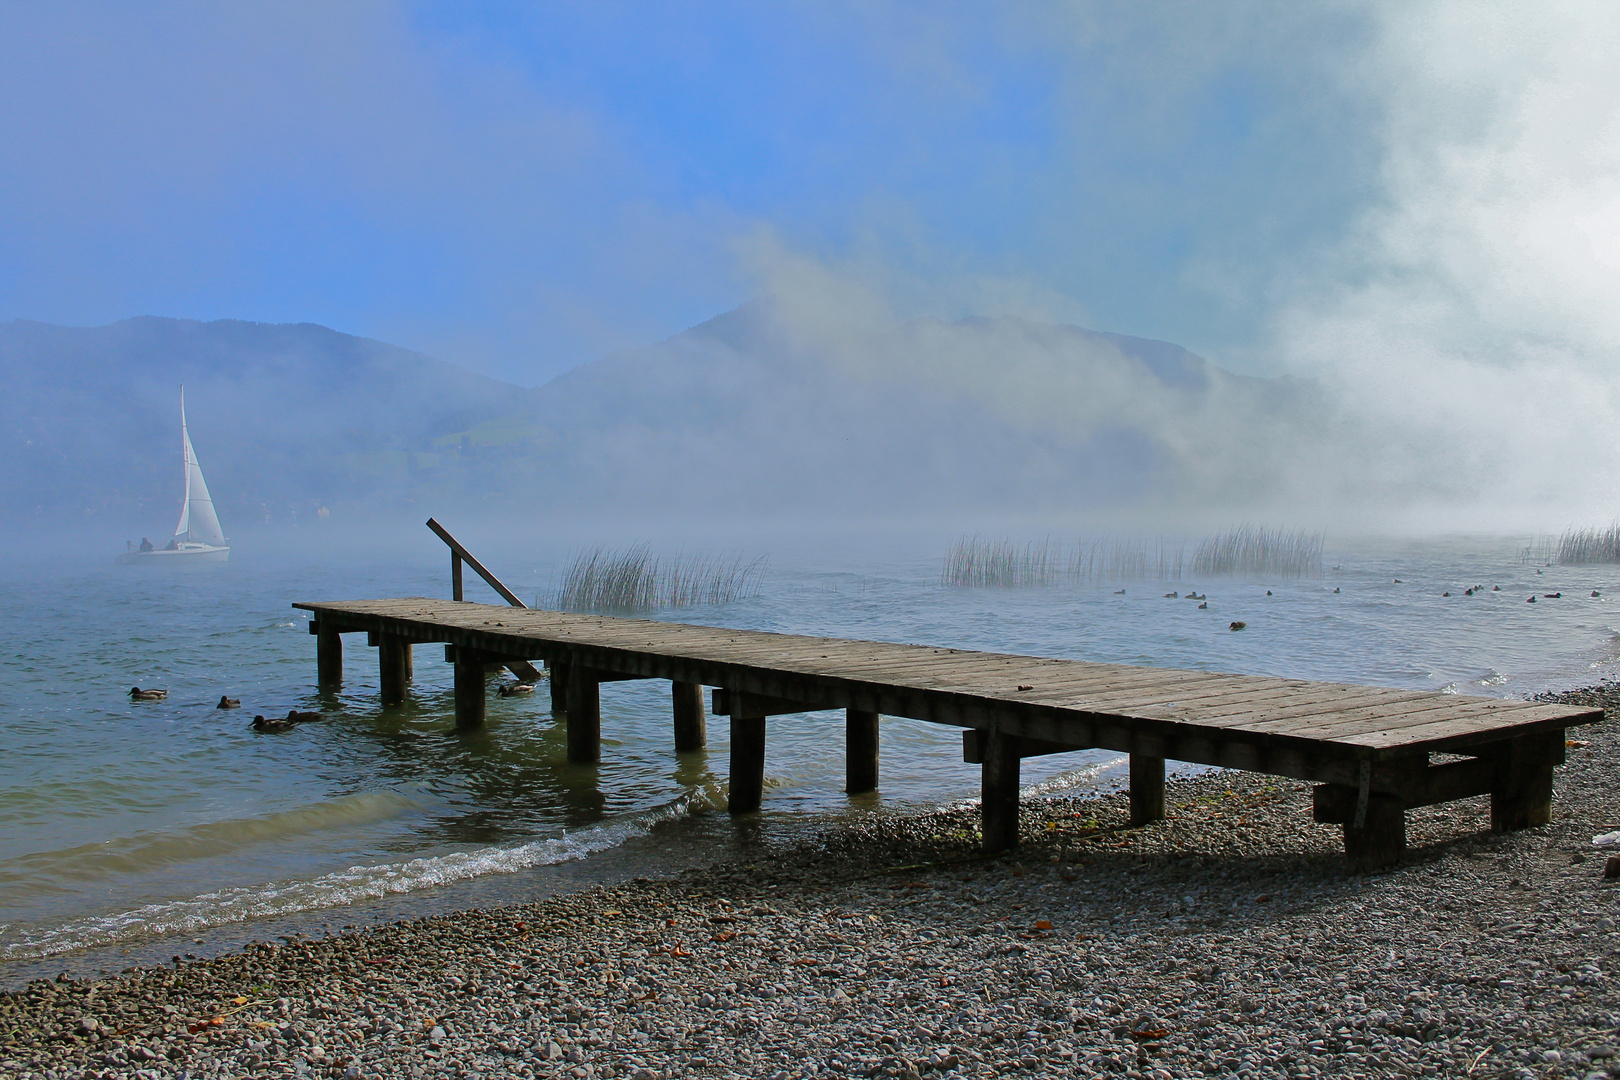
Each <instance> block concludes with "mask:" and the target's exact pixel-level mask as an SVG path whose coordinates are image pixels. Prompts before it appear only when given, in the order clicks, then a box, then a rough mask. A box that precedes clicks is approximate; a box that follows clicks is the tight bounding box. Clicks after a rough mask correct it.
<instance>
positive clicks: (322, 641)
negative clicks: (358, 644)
mask: <svg viewBox="0 0 1620 1080" xmlns="http://www.w3.org/2000/svg"><path fill="white" fill-rule="evenodd" d="M315 682H316V684H317V685H318V686H342V685H343V635H342V634H340V633H338V630H337V627H336V626H334V625H332V624H330V623H328V622H327V621H326V620H324V619H322V620H320V621H319V622H317V623H316V624H315Z"/></svg>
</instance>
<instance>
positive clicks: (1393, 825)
mask: <svg viewBox="0 0 1620 1080" xmlns="http://www.w3.org/2000/svg"><path fill="white" fill-rule="evenodd" d="M1365 807H1366V809H1365V811H1364V812H1363V813H1361V814H1360V815H1359V816H1360V818H1361V823H1360V824H1359V825H1358V824H1357V823H1356V821H1355V820H1351V821H1348V822H1346V823H1345V826H1344V854H1345V857H1346V861H1347V862H1348V863H1349V864H1350V869H1351V871H1352V872H1354V873H1358V874H1364V873H1369V872H1371V871H1373V870H1382V869H1384V868H1386V867H1390V866H1394V865H1395V864H1396V863H1398V862H1400V861H1401V857H1402V856H1403V855H1405V854H1406V807H1405V806H1404V805H1402V803H1401V800H1400V799H1399V798H1397V797H1395V796H1393V795H1380V794H1378V793H1377V792H1371V793H1369V794H1368V795H1367V799H1366V803H1365Z"/></svg>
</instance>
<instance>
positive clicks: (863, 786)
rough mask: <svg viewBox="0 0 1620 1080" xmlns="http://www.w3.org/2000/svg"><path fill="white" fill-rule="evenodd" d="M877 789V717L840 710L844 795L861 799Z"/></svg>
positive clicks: (872, 714)
mask: <svg viewBox="0 0 1620 1080" xmlns="http://www.w3.org/2000/svg"><path fill="white" fill-rule="evenodd" d="M877 786H878V714H877V713H875V712H866V711H865V710H862V709H845V710H844V791H845V792H846V793H848V794H850V795H864V794H866V793H867V792H869V791H876V790H877Z"/></svg>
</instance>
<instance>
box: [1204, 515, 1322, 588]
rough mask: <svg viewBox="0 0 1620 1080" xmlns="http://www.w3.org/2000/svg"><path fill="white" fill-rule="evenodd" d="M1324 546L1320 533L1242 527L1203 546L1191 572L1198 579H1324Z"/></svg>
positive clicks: (1206, 541)
mask: <svg viewBox="0 0 1620 1080" xmlns="http://www.w3.org/2000/svg"><path fill="white" fill-rule="evenodd" d="M1322 543H1323V536H1322V534H1321V533H1319V532H1310V531H1308V530H1305V529H1298V530H1295V531H1289V530H1287V529H1265V528H1260V527H1258V526H1254V525H1240V526H1238V527H1237V528H1235V529H1228V530H1227V531H1226V532H1222V533H1216V534H1215V535H1214V536H1211V537H1209V538H1208V539H1206V540H1204V541H1203V542H1202V543H1200V544H1199V545H1198V550H1197V551H1195V552H1194V553H1193V561H1192V572H1193V573H1194V574H1195V575H1197V576H1199V577H1210V576H1216V575H1223V576H1224V575H1231V574H1252V575H1255V576H1264V577H1321V576H1322Z"/></svg>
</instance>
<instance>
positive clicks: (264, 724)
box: [253, 716, 298, 734]
mask: <svg viewBox="0 0 1620 1080" xmlns="http://www.w3.org/2000/svg"><path fill="white" fill-rule="evenodd" d="M297 726H298V721H296V720H266V719H265V718H264V717H262V716H255V717H254V718H253V730H254V731H268V732H271V733H273V734H279V733H280V732H283V731H291V730H292V729H293V728H295V727H297Z"/></svg>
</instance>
